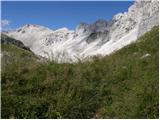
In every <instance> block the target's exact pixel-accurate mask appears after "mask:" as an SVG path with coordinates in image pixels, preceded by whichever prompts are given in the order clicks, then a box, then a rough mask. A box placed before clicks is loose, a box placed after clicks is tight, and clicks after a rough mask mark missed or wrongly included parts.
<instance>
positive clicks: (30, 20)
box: [1, 1, 133, 30]
mask: <svg viewBox="0 0 160 120" xmlns="http://www.w3.org/2000/svg"><path fill="white" fill-rule="evenodd" d="M132 4H133V1H101V2H98V1H97V2H96V1H94V2H93V1H92V2H86V1H79V2H78V1H70V2H69V1H68V2H64V1H63V2H62V1H59V2H58V1H57V2H56V1H48V2H47V1H41V2H36V1H35V2H33V1H21V2H20V1H19V2H18V1H17V2H16V1H14V2H13V1H12V2H11V1H5V2H4V1H3V2H2V18H1V19H2V20H6V21H7V20H8V24H6V26H4V28H5V27H6V28H7V27H8V28H12V29H15V28H17V27H20V26H23V25H25V24H37V25H42V26H46V27H49V28H51V29H58V28H61V27H67V28H69V29H72V30H73V29H75V27H76V26H77V25H78V24H79V23H81V22H85V23H93V22H95V21H96V20H97V19H105V20H110V19H111V18H112V17H113V15H115V14H117V13H119V12H125V11H127V10H128V7H129V6H131V5H132Z"/></svg>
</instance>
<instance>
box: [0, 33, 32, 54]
mask: <svg viewBox="0 0 160 120" xmlns="http://www.w3.org/2000/svg"><path fill="white" fill-rule="evenodd" d="M1 44H2V45H15V46H17V47H19V48H22V49H25V50H28V51H30V49H29V48H28V47H26V46H25V45H24V44H23V43H22V42H21V41H19V40H15V39H13V38H10V37H8V36H7V35H4V34H1Z"/></svg>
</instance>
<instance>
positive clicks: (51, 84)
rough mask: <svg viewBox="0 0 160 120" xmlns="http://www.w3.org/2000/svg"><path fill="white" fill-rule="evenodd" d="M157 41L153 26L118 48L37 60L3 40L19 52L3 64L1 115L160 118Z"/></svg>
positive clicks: (6, 48) (6, 47) (10, 49)
mask: <svg viewBox="0 0 160 120" xmlns="http://www.w3.org/2000/svg"><path fill="white" fill-rule="evenodd" d="M158 45H159V27H154V28H153V29H152V30H151V31H150V32H148V33H146V34H144V35H143V36H142V37H140V38H139V39H138V40H137V41H136V42H135V43H132V44H130V45H128V46H126V47H124V48H122V49H120V50H119V51H117V52H115V53H112V54H110V55H108V56H105V57H103V58H98V57H94V58H93V61H86V62H82V61H79V62H78V63H74V64H69V63H63V64H58V63H55V62H54V61H52V62H49V61H48V62H45V63H42V62H37V59H35V57H34V55H33V54H31V53H30V52H29V53H28V51H26V50H23V49H20V48H18V47H16V46H13V45H2V53H3V52H4V51H7V52H9V53H10V54H14V55H13V56H14V57H15V59H16V58H18V59H17V60H15V61H12V62H10V64H9V65H7V66H5V69H2V73H1V77H2V78H1V79H2V81H1V88H2V91H1V94H2V107H1V110H2V112H1V115H2V118H158V116H159V99H158V98H159V96H158V95H159V92H158V90H159V86H158V85H159V80H158V79H159V78H158V76H159V70H158V66H159V62H158V61H159V53H158V51H159V50H158V49H159V46H158ZM32 55H33V56H32ZM24 56H29V57H26V58H25V57H24ZM32 58H33V59H32ZM2 59H3V56H2ZM2 65H3V62H2Z"/></svg>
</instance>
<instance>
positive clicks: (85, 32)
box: [6, 0, 159, 62]
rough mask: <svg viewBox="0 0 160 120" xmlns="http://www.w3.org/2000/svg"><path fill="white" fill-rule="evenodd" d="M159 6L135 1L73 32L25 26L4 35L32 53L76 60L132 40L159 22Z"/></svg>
mask: <svg viewBox="0 0 160 120" xmlns="http://www.w3.org/2000/svg"><path fill="white" fill-rule="evenodd" d="M158 5H159V3H158V0H157V1H156V0H148V1H142V0H139V1H138V0H137V1H135V3H134V4H133V5H132V6H131V7H129V9H128V12H125V13H119V14H117V15H115V16H114V17H113V18H112V19H111V20H110V21H105V20H97V21H96V22H95V23H93V24H86V23H81V24H80V25H78V26H77V27H76V29H75V31H70V30H68V29H67V28H62V29H58V30H50V29H48V28H45V27H42V26H37V25H25V26H24V27H22V28H19V29H17V30H16V31H12V32H8V33H6V34H7V35H9V36H11V37H13V38H16V39H18V40H21V41H22V42H23V43H24V44H25V45H26V46H28V47H29V48H31V50H32V51H33V52H34V53H35V54H38V55H41V56H43V57H49V58H58V61H60V62H68V61H71V59H72V60H73V61H76V60H77V59H76V58H77V57H78V58H80V59H83V58H84V57H88V56H93V55H99V54H100V55H102V56H103V55H107V54H110V53H112V52H114V51H116V50H118V49H120V48H122V47H124V46H126V45H128V44H130V43H131V42H134V41H135V40H137V38H138V37H140V36H141V35H143V34H144V33H145V32H147V31H149V30H150V29H151V28H152V27H153V26H155V25H159V6H158ZM64 56H65V59H64Z"/></svg>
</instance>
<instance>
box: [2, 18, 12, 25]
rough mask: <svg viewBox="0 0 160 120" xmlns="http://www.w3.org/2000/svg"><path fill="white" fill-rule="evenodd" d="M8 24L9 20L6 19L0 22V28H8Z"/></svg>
mask: <svg viewBox="0 0 160 120" xmlns="http://www.w3.org/2000/svg"><path fill="white" fill-rule="evenodd" d="M10 23H11V21H10V20H6V19H4V20H1V26H2V27H4V26H9V24H10Z"/></svg>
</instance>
